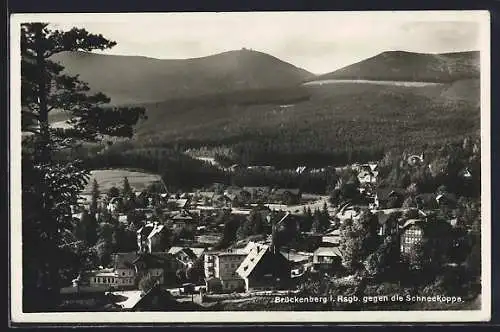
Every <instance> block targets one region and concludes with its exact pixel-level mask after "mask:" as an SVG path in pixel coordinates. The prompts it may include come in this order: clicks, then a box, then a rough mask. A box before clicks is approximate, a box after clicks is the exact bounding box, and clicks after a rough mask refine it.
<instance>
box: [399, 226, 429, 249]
mask: <svg viewBox="0 0 500 332" xmlns="http://www.w3.org/2000/svg"><path fill="white" fill-rule="evenodd" d="M423 236H424V221H423V220H422V219H408V220H407V221H406V222H405V223H404V224H403V225H402V226H401V229H400V240H399V241H400V252H401V254H403V255H406V254H409V253H410V252H411V251H412V250H413V249H414V247H415V245H417V244H418V243H420V242H421V241H422V238H423Z"/></svg>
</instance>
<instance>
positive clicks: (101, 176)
mask: <svg viewBox="0 0 500 332" xmlns="http://www.w3.org/2000/svg"><path fill="white" fill-rule="evenodd" d="M124 177H127V179H128V181H129V183H130V186H131V187H132V188H133V189H134V190H136V191H141V190H144V189H146V188H147V186H148V185H149V184H151V183H153V182H156V181H160V180H161V177H160V176H159V175H156V174H151V173H144V172H140V171H131V170H125V169H103V170H94V171H92V172H91V177H90V180H89V183H88V184H87V186H86V187H85V189H84V190H83V192H82V194H90V192H91V190H92V183H93V182H94V179H95V180H96V181H97V183H98V184H99V190H100V191H101V192H107V191H108V190H109V189H110V188H111V187H117V188H120V189H121V188H122V187H123V178H124Z"/></svg>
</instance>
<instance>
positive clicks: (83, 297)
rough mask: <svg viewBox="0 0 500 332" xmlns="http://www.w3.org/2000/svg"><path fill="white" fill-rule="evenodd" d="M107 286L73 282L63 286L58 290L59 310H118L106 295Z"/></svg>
mask: <svg viewBox="0 0 500 332" xmlns="http://www.w3.org/2000/svg"><path fill="white" fill-rule="evenodd" d="M108 291H109V286H106V285H100V286H83V285H79V284H74V285H72V286H69V287H63V288H61V289H60V292H59V300H60V304H59V305H58V307H57V310H59V311H68V312H71V311H79V312H82V311H119V310H120V308H119V307H118V306H117V305H116V304H115V303H113V299H112V298H111V297H109V296H108V295H107V292H108Z"/></svg>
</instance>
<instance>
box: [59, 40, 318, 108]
mask: <svg viewBox="0 0 500 332" xmlns="http://www.w3.org/2000/svg"><path fill="white" fill-rule="evenodd" d="M53 60H55V61H57V62H60V63H61V64H62V65H63V66H65V68H66V69H65V70H66V72H67V73H69V74H72V75H75V74H79V75H80V78H81V79H82V80H83V81H85V82H87V83H89V86H90V88H91V89H92V90H93V91H100V92H104V93H105V94H107V95H108V96H109V97H110V98H111V102H112V103H113V104H136V103H147V102H157V101H164V100H169V99H171V98H179V97H191V96H196V95H203V94H213V93H226V92H230V91H238V90H249V89H266V88H274V87H287V86H293V85H297V84H299V83H301V82H303V81H305V80H308V79H311V78H312V77H313V76H314V75H313V74H311V73H309V72H308V71H306V70H304V69H301V68H297V67H295V66H293V65H291V64H289V63H286V62H284V61H281V60H279V59H278V58H275V57H273V56H271V55H268V54H265V53H261V52H257V51H253V50H246V49H243V50H238V51H229V52H224V53H220V54H216V55H211V56H207V57H202V58H194V59H185V60H160V59H152V58H146V57H138V56H117V55H102V54H95V53H86V52H64V53H60V54H56V55H55V56H54V57H53Z"/></svg>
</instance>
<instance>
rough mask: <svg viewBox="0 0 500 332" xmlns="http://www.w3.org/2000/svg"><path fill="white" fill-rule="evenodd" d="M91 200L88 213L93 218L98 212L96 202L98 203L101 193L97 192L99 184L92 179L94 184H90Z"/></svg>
mask: <svg viewBox="0 0 500 332" xmlns="http://www.w3.org/2000/svg"><path fill="white" fill-rule="evenodd" d="M91 195H92V198H91V202H90V213H91V214H92V215H93V216H95V214H96V213H97V212H99V209H98V202H99V197H100V195H101V192H100V191H99V184H98V183H97V180H96V179H94V182H92V194H91Z"/></svg>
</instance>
